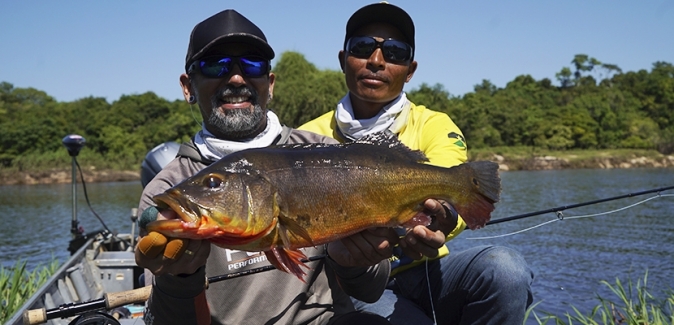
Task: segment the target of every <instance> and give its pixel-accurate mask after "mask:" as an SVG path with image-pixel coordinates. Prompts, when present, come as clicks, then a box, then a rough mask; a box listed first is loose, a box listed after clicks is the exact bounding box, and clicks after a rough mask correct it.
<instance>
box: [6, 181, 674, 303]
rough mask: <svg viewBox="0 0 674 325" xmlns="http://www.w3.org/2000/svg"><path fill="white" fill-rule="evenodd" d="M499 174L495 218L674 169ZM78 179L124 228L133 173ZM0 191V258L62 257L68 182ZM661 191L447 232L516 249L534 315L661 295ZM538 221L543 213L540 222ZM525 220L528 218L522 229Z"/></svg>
mask: <svg viewBox="0 0 674 325" xmlns="http://www.w3.org/2000/svg"><path fill="white" fill-rule="evenodd" d="M501 178H502V187H503V191H502V197H501V202H499V203H498V204H497V206H496V210H495V211H494V213H493V219H498V218H503V217H508V216H513V215H520V214H524V213H529V212H534V211H541V210H547V209H550V208H554V207H560V206H566V205H571V204H575V203H581V202H589V201H593V200H598V199H603V198H609V197H614V196H619V195H624V194H628V193H634V192H639V191H644V190H650V189H654V188H660V187H665V186H674V170H673V169H610V170H599V169H596V170H595V169H581V170H554V171H522V172H503V173H501ZM86 187H87V194H88V196H89V199H90V202H91V204H92V206H93V209H94V210H95V211H96V212H97V213H98V214H99V215H100V216H101V217H102V218H103V220H104V222H105V223H106V225H107V226H108V228H110V229H111V230H112V231H117V232H130V231H131V218H130V215H131V213H130V211H131V208H134V207H136V206H137V203H138V198H139V196H140V192H141V186H140V183H139V182H121V183H94V184H86ZM0 193H1V195H0V215H1V217H0V218H1V219H2V225H1V226H0V247H2V249H0V262H2V265H3V266H5V267H8V266H13V265H14V264H15V261H16V260H18V259H21V260H25V261H27V263H28V267H29V268H33V267H35V266H36V265H39V264H41V263H42V264H44V263H46V262H48V261H50V260H51V259H52V256H53V257H55V258H58V259H59V260H61V261H65V260H66V259H67V258H68V255H69V253H68V252H67V245H68V241H69V240H70V238H71V236H70V228H71V219H72V185H71V184H53V185H13V186H0ZM662 194H663V196H660V197H656V198H654V199H652V200H649V201H647V202H644V203H642V204H638V205H636V206H634V207H631V208H628V209H625V210H621V211H617V212H614V213H611V214H608V215H599V216H593V217H587V218H575V217H581V216H584V215H589V214H597V213H602V212H607V211H613V210H616V209H621V208H624V207H626V206H629V205H632V204H635V203H638V202H639V201H643V200H645V199H648V198H652V197H655V196H656V195H655V194H648V195H643V196H638V197H632V198H626V199H620V200H614V201H610V202H605V203H601V204H594V205H590V206H586V207H580V208H574V209H569V210H565V211H563V215H562V217H563V219H561V220H560V219H558V218H557V216H556V215H555V214H554V213H547V214H544V215H540V216H534V217H528V218H524V219H520V220H515V221H508V222H504V223H499V224H494V225H490V226H487V227H485V228H483V229H480V230H476V231H469V230H467V231H465V232H464V233H463V234H462V235H461V236H459V238H457V239H455V240H453V241H452V242H450V248H451V249H452V250H455V251H458V250H461V249H465V248H467V247H471V246H474V245H487V244H496V245H505V246H509V247H513V248H515V249H517V250H518V251H520V252H521V253H522V254H523V255H524V256H525V258H526V260H527V262H528V263H529V265H530V267H531V268H532V270H533V271H534V273H535V280H534V284H533V291H534V299H535V302H539V305H538V306H537V307H536V312H537V313H538V314H539V315H544V314H545V312H550V313H553V314H556V315H563V314H564V313H567V312H569V313H573V311H572V308H571V306H574V307H576V308H578V309H579V310H580V311H581V312H585V313H586V312H589V311H590V310H591V309H592V308H593V307H595V306H596V305H598V304H599V300H597V299H596V296H597V295H600V296H602V297H605V298H608V299H609V300H613V301H617V298H615V296H614V295H613V294H612V293H611V291H610V289H608V287H606V286H605V285H602V284H601V283H600V281H602V280H606V281H608V282H609V283H615V280H616V278H619V279H620V280H621V282H622V283H627V282H629V281H630V280H631V281H632V282H633V284H636V283H637V281H643V279H644V275H645V274H646V272H647V273H648V286H647V288H648V289H649V291H650V292H651V293H653V294H654V295H655V296H656V298H662V297H663V296H664V295H665V294H666V292H667V290H671V289H674V257H673V256H672V255H673V253H674V196H668V195H674V191H673V190H670V191H665V192H663V193H662ZM77 196H78V203H77V204H78V220H79V223H80V226H81V227H82V228H84V231H85V232H89V231H94V230H97V229H100V228H102V226H101V223H100V222H99V221H98V220H97V219H96V217H95V216H94V214H93V213H92V212H91V210H90V209H89V207H88V206H87V203H86V201H85V197H84V192H83V190H82V186H81V184H79V186H78V195H77ZM574 218H575V219H574ZM555 220H556V221H555ZM550 221H552V222H550ZM546 222H550V223H548V224H545V225H542V224H544V223H546ZM539 225H541V226H539ZM535 226H539V227H535ZM531 227H535V228H533V229H531V230H526V229H528V228H531ZM523 230H526V231H523ZM516 232H517V233H516ZM514 233H516V234H514ZM485 237H487V238H485Z"/></svg>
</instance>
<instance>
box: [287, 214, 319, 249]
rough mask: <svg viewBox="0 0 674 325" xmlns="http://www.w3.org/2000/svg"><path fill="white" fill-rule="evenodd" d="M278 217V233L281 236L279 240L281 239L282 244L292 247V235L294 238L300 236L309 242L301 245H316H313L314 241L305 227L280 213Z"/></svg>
mask: <svg viewBox="0 0 674 325" xmlns="http://www.w3.org/2000/svg"><path fill="white" fill-rule="evenodd" d="M278 219H279V234H280V236H281V241H283V246H285V247H293V245H291V238H290V236H293V237H295V238H302V239H304V240H305V241H307V242H308V243H309V244H310V245H302V246H316V245H314V241H313V240H312V239H311V236H309V232H308V231H307V230H306V229H304V227H302V226H300V225H299V224H298V223H297V222H296V221H295V220H293V219H290V218H288V217H286V216H283V215H280V216H279V218H278ZM302 246H300V247H302Z"/></svg>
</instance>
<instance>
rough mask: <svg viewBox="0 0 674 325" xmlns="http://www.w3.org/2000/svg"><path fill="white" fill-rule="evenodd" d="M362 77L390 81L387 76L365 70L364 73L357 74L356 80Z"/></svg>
mask: <svg viewBox="0 0 674 325" xmlns="http://www.w3.org/2000/svg"><path fill="white" fill-rule="evenodd" d="M362 79H375V80H380V81H383V82H386V83H390V82H391V79H389V78H388V77H387V76H384V75H381V74H378V73H374V72H365V73H362V74H360V75H359V76H358V80H362Z"/></svg>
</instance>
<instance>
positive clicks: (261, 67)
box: [187, 56, 270, 78]
mask: <svg viewBox="0 0 674 325" xmlns="http://www.w3.org/2000/svg"><path fill="white" fill-rule="evenodd" d="M235 63H236V64H238V65H239V68H240V69H241V72H242V73H243V75H244V76H246V77H252V78H257V77H262V76H264V75H266V74H268V73H269V68H270V64H269V60H266V59H263V58H261V57H256V56H211V57H205V58H202V59H199V60H196V61H194V62H192V64H190V67H189V68H188V69H187V73H192V72H193V71H194V70H195V69H199V72H201V74H202V75H204V76H205V77H207V78H223V77H225V76H227V75H228V74H229V73H230V72H232V67H233V64H235Z"/></svg>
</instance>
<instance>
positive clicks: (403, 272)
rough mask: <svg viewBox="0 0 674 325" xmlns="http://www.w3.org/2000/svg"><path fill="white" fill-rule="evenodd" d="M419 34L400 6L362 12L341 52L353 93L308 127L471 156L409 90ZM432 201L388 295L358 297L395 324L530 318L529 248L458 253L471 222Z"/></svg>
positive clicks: (399, 255) (408, 241) (342, 137)
mask: <svg viewBox="0 0 674 325" xmlns="http://www.w3.org/2000/svg"><path fill="white" fill-rule="evenodd" d="M414 33H415V31H414V23H413V22H412V18H411V17H410V16H409V15H408V14H407V13H406V12H405V11H404V10H403V9H401V8H399V7H397V6H394V5H391V4H388V3H386V2H382V3H376V4H372V5H368V6H365V7H363V8H361V9H359V10H358V11H356V12H355V13H354V14H353V15H352V16H351V18H350V19H349V21H348V22H347V25H346V36H345V38H344V48H343V49H342V50H341V51H340V52H339V62H340V66H341V68H342V71H343V72H344V76H345V79H346V84H347V87H348V88H349V92H348V93H347V94H346V96H344V98H342V100H341V101H340V102H339V103H338V105H337V108H336V109H335V110H333V111H331V112H328V113H326V114H324V115H323V116H320V117H318V118H316V119H315V120H313V121H309V122H307V123H306V124H304V125H302V126H301V127H299V129H300V130H307V131H312V132H315V133H318V134H322V135H326V136H330V137H333V138H335V139H337V140H339V141H341V142H348V141H353V140H355V139H358V138H360V137H362V136H364V135H367V134H371V133H375V132H382V131H383V132H393V133H394V134H396V135H397V136H398V138H399V139H400V140H401V141H402V142H403V143H404V144H406V145H407V146H408V147H410V148H411V149H414V150H421V151H422V152H424V154H425V155H426V156H427V158H428V159H429V163H430V164H433V165H437V166H442V167H451V166H455V165H458V164H461V163H464V162H466V160H467V153H466V143H465V140H464V138H463V135H462V133H461V130H459V128H458V127H457V126H456V125H455V124H454V122H453V121H452V120H451V119H450V118H449V116H447V115H446V114H443V113H440V112H435V111H432V110H429V109H427V108H425V107H424V106H420V105H415V104H414V103H412V102H410V101H409V100H408V99H407V97H406V95H405V93H404V92H403V86H404V85H405V83H407V82H409V81H410V80H411V79H412V76H413V75H414V72H415V71H416V69H417V62H416V61H415V60H414V54H415V41H414ZM424 206H425V208H426V209H427V211H428V213H430V214H431V215H433V216H435V221H434V222H433V223H432V224H431V225H430V226H429V227H424V226H417V227H415V228H414V229H413V230H412V231H409V232H407V233H406V234H404V233H402V234H400V235H401V236H404V238H403V239H402V240H401V241H400V247H398V248H396V249H395V250H394V254H393V257H392V258H391V267H392V272H391V277H390V281H389V283H388V285H387V288H386V290H385V291H384V294H383V295H382V297H381V298H380V299H379V301H377V302H375V303H366V302H363V301H359V300H358V299H354V300H353V301H354V304H355V305H356V308H357V309H359V310H366V311H370V312H374V313H377V314H379V315H382V316H384V317H386V318H387V319H389V320H390V321H391V323H393V324H417V325H421V324H433V323H437V324H522V322H523V319H524V314H525V311H526V308H527V307H528V306H529V304H531V301H532V296H531V281H532V279H533V275H532V273H531V271H530V270H529V268H528V266H527V264H526V262H525V261H524V259H523V258H522V256H520V254H518V253H517V252H515V251H513V250H511V249H508V248H505V247H498V246H485V247H476V248H472V249H469V250H466V251H463V252H458V253H452V254H451V255H449V250H448V247H447V246H446V245H445V242H446V241H449V240H450V239H452V238H454V237H456V236H457V235H458V234H459V233H460V232H461V231H463V229H464V228H465V227H466V223H465V222H464V221H463V219H462V218H461V217H460V216H458V215H457V214H456V212H454V209H453V208H452V206H451V205H450V204H449V203H447V202H445V201H443V200H434V199H429V200H427V201H426V202H425V203H424ZM424 257H425V258H424ZM356 298H357V297H356Z"/></svg>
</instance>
